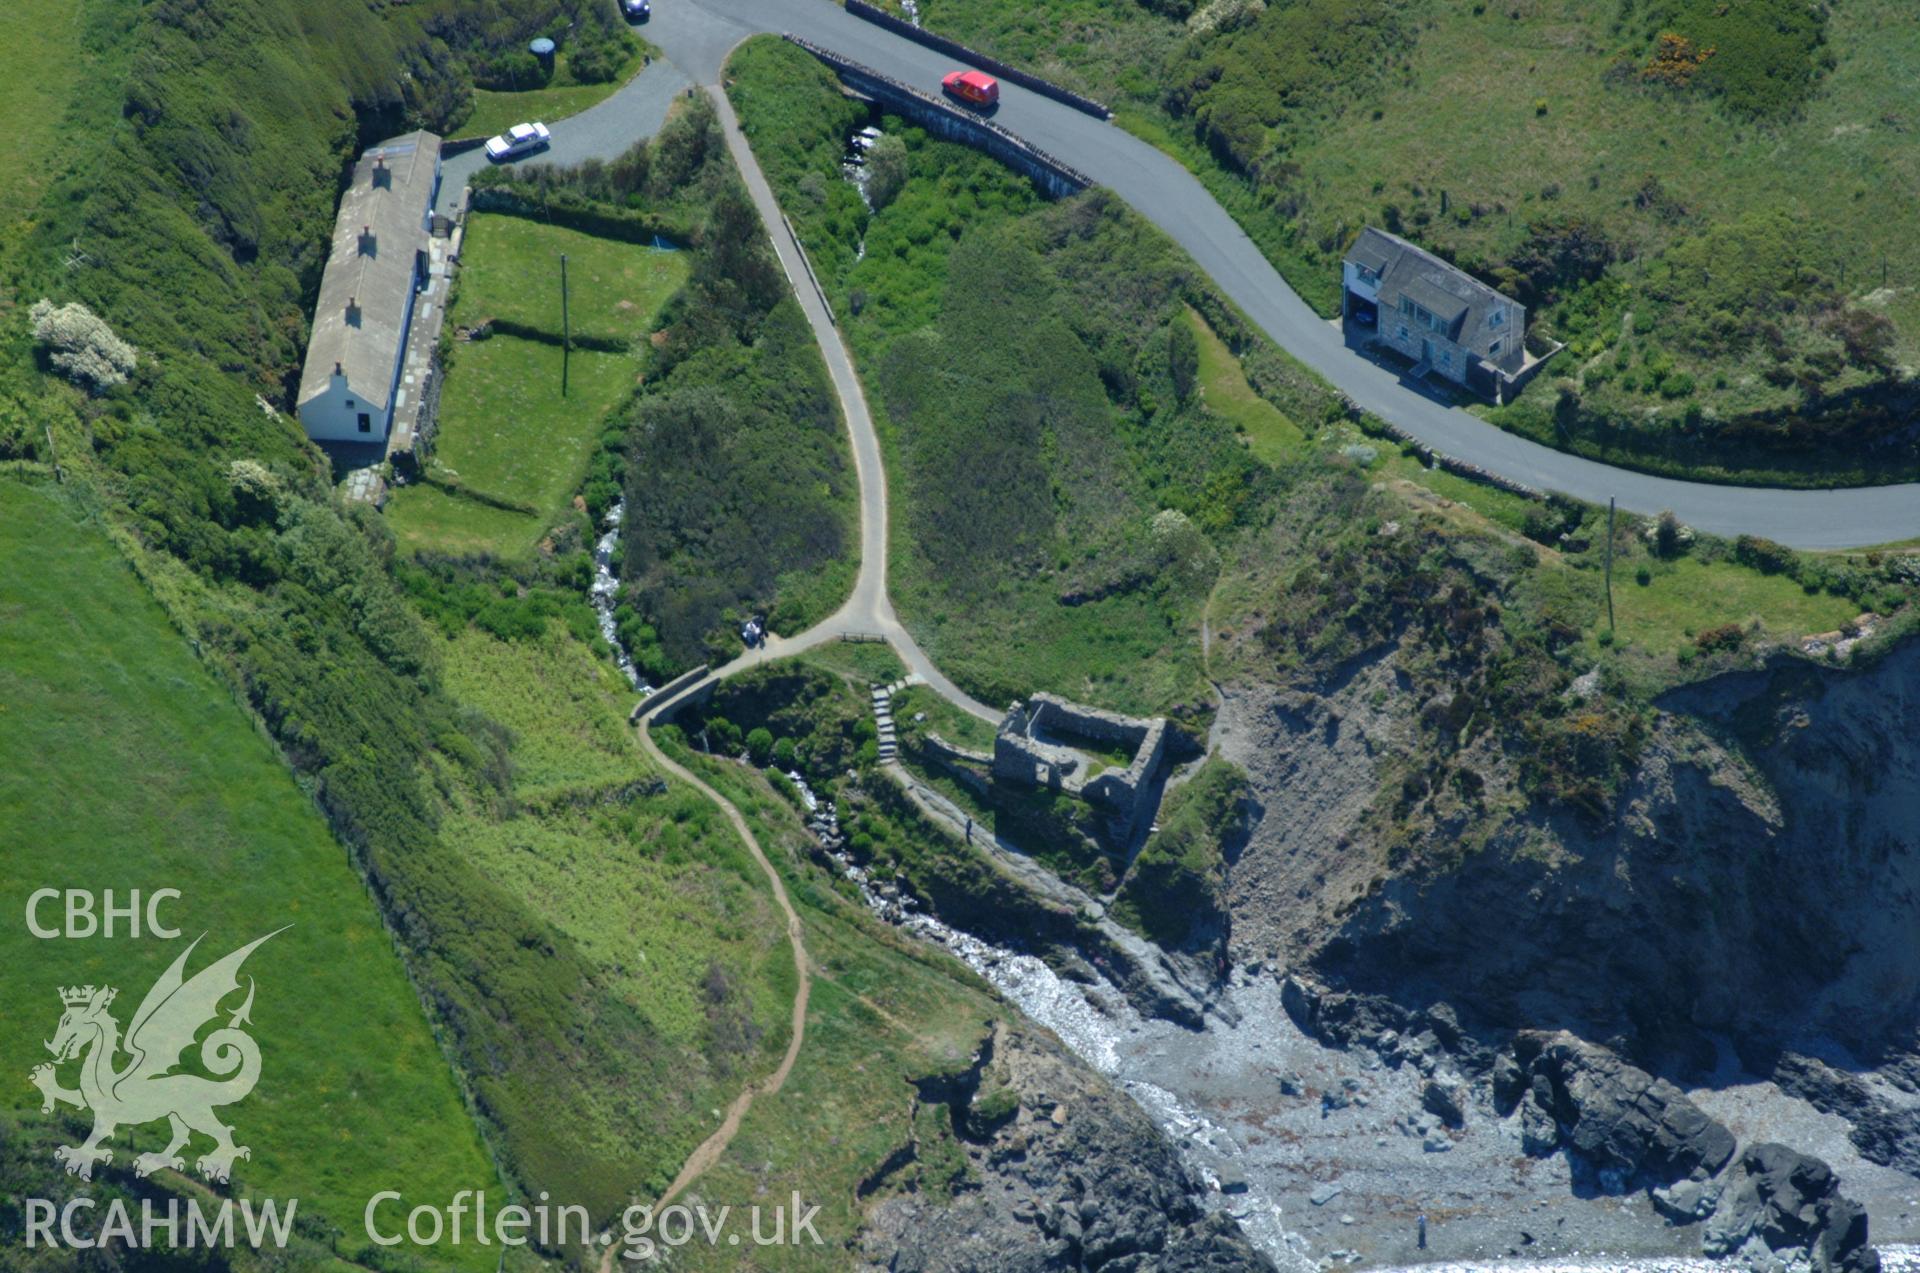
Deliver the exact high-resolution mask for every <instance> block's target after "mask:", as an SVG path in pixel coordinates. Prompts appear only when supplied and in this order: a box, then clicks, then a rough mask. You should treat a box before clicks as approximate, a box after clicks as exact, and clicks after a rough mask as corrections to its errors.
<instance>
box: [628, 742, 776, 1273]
mask: <svg viewBox="0 0 1920 1273" xmlns="http://www.w3.org/2000/svg"><path fill="white" fill-rule="evenodd" d="M637 732H638V733H639V735H640V745H641V747H643V748H644V749H645V750H646V753H647V755H648V756H649V757H650V758H651V759H652V760H653V762H654V763H655V764H657V765H659V766H660V767H661V768H662V769H664V770H666V772H668V773H670V774H672V775H673V776H674V777H675V778H678V779H679V780H680V781H682V782H684V783H686V784H687V785H688V786H690V787H692V788H693V789H694V790H696V791H698V792H699V793H700V794H701V795H703V796H705V797H706V798H707V799H709V800H711V801H713V803H714V804H716V805H718V806H720V811H721V812H722V813H725V814H726V815H727V821H729V822H731V823H732V824H733V829H734V830H735V831H738V832H739V833H740V838H741V839H742V840H745V841H746V843H747V851H748V852H749V853H751V854H752V855H753V860H754V861H755V862H756V863H758V864H759V866H760V869H761V871H762V872H764V873H765V874H766V877H767V884H768V886H769V887H771V888H772V889H773V900H774V901H775V902H776V903H777V904H778V905H779V907H780V911H781V913H782V914H784V915H785V916H786V917H787V943H788V944H789V945H790V946H792V947H793V966H794V971H795V974H796V978H797V982H798V984H797V988H796V989H795V990H794V994H793V1023H792V1032H791V1036H790V1037H789V1038H788V1040H787V1052H786V1055H785V1056H783V1057H781V1058H780V1064H779V1066H778V1067H777V1068H775V1070H774V1071H773V1073H771V1074H769V1075H767V1076H766V1077H765V1078H762V1079H758V1080H756V1081H754V1082H752V1083H749V1084H747V1086H746V1087H745V1088H744V1089H742V1090H741V1092H740V1095H738V1096H736V1097H734V1098H733V1104H731V1105H729V1106H728V1107H727V1113H726V1117H725V1118H723V1119H721V1120H720V1126H719V1127H717V1128H715V1129H714V1132H713V1134H712V1135H710V1136H708V1137H707V1138H706V1139H705V1140H703V1141H701V1142H700V1144H699V1146H698V1147H697V1148H696V1149H695V1150H694V1151H693V1153H691V1154H689V1155H688V1156H687V1161H686V1162H685V1163H683V1164H682V1165H681V1167H680V1171H679V1174H678V1175H676V1176H674V1178H673V1183H672V1184H670V1185H668V1186H667V1191H666V1192H665V1193H664V1194H662V1195H660V1203H659V1205H661V1206H665V1205H666V1204H667V1203H669V1202H671V1201H673V1199H674V1198H675V1197H676V1196H677V1195H678V1194H679V1193H680V1192H681V1191H682V1190H684V1189H685V1188H686V1187H687V1186H688V1185H689V1184H692V1183H693V1181H694V1179H695V1178H696V1177H698V1176H699V1175H700V1173H702V1172H704V1171H705V1170H706V1169H707V1168H709V1167H711V1166H713V1164H714V1163H716V1162H718V1161H719V1159H720V1155H721V1154H722V1153H724V1152H725V1151H726V1148H727V1146H728V1145H729V1144H731V1143H732V1141H733V1137H734V1134H735V1133H737V1132H738V1131H739V1130H740V1120H741V1119H743V1118H745V1117H746V1113H747V1110H749V1109H750V1108H752V1106H753V1101H754V1098H755V1097H756V1096H772V1095H773V1094H774V1093H775V1092H778V1091H779V1090H780V1089H781V1087H782V1086H784V1085H785V1083H786V1081H787V1075H789V1074H791V1073H793V1065H794V1062H795V1061H797V1060H799V1059H800V1048H801V1046H802V1045H803V1044H804V1043H805V1042H806V1037H807V998H808V995H809V993H810V992H811V990H812V981H813V974H812V970H811V968H810V967H809V966H808V963H807V946H806V942H805V940H804V938H803V936H802V932H801V928H800V914H799V912H797V911H795V910H794V909H793V903H792V902H791V901H789V900H788V899H787V886H786V885H785V884H784V883H782V882H781V880H780V873H779V872H778V871H776V870H774V868H773V863H772V862H770V861H768V860H767V855H766V854H765V853H764V852H763V851H762V850H761V848H760V841H759V840H758V839H756V838H755V837H754V834H753V831H752V829H751V828H749V827H748V826H747V820H746V818H744V817H743V816H741V813H740V810H739V809H737V808H735V807H734V804H733V802H732V801H731V800H728V799H727V798H726V797H725V796H723V795H721V794H720V793H719V792H717V791H715V790H714V789H713V788H712V787H710V786H708V785H707V784H706V783H705V782H702V781H701V780H700V779H699V778H696V777H695V776H694V775H693V774H692V773H690V772H688V770H687V769H685V768H684V767H682V766H681V765H679V764H677V763H676V762H674V761H673V760H670V759H669V758H668V757H667V754H666V753H665V752H663V751H661V750H660V747H659V745H658V744H657V743H655V742H654V741H653V735H652V734H650V733H648V732H647V728H646V725H645V723H644V720H643V722H642V724H641V727H640V729H639V730H638V731H637ZM607 1259H609V1260H611V1259H612V1252H611V1251H609V1252H608V1256H607ZM605 1267H606V1262H605V1261H603V1262H602V1268H605Z"/></svg>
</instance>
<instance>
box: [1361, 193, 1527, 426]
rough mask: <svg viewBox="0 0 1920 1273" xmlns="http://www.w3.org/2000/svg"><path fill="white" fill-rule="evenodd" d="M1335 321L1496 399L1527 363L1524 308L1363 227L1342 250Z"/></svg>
mask: <svg viewBox="0 0 1920 1273" xmlns="http://www.w3.org/2000/svg"><path fill="white" fill-rule="evenodd" d="M1343 278H1344V282H1345V294H1344V296H1343V299H1342V305H1341V316H1342V318H1343V320H1344V321H1345V323H1346V326H1347V329H1348V330H1349V331H1350V332H1355V331H1357V332H1359V333H1363V334H1366V335H1369V336H1373V337H1375V338H1376V339H1377V340H1378V341H1379V343H1380V344H1382V345H1385V346H1386V347H1387V348H1389V349H1392V350H1394V351H1395V352H1397V353H1400V354H1403V355H1405V356H1406V357H1407V358H1409V359H1411V360H1412V361H1413V363H1414V374H1415V377H1416V378H1418V377H1420V376H1424V375H1427V374H1428V373H1430V372H1438V373H1439V374H1440V375H1441V376H1443V377H1444V378H1446V379H1448V380H1451V381H1454V382H1455V383H1457V384H1461V385H1464V386H1466V387H1467V388H1469V389H1472V390H1474V391H1475V392H1477V393H1482V394H1485V395H1487V396H1488V397H1491V398H1495V399H1500V398H1503V397H1505V396H1506V395H1507V394H1508V393H1510V392H1512V390H1513V388H1514V386H1515V384H1516V382H1517V380H1518V379H1519V378H1520V375H1521V373H1522V371H1523V370H1524V369H1526V368H1527V367H1528V366H1529V364H1528V362H1527V355H1526V334H1527V307H1526V306H1524V305H1522V304H1521V303H1520V302H1519V301H1516V300H1514V299H1513V298H1512V297H1510V296H1505V295H1503V294H1501V293H1499V292H1496V291H1494V290H1493V289H1492V288H1491V287H1488V286H1487V285H1486V284H1485V283H1482V282H1480V281H1479V280H1478V279H1476V278H1474V277H1473V276H1472V275H1470V274H1468V273H1466V272H1465V271H1463V270H1459V269H1456V268H1455V267H1453V266H1451V265H1449V264H1447V263H1446V262H1445V261H1443V260H1441V259H1440V258H1439V257H1437V256H1435V255H1433V254H1432V253H1431V252H1427V251H1423V250H1422V249H1420V248H1417V247H1415V246H1414V245H1413V244H1411V243H1409V242H1407V241H1406V240H1405V239H1403V238H1401V237H1400V236H1399V235H1396V234H1388V233H1387V232H1386V231H1385V230H1376V229H1374V228H1372V227H1371V226H1369V227H1368V228H1367V229H1365V230H1362V231H1361V232H1360V237H1359V238H1358V239H1355V240H1354V243H1353V246H1352V247H1351V248H1349V249H1348V250H1347V256H1346V260H1345V262H1344V264H1343Z"/></svg>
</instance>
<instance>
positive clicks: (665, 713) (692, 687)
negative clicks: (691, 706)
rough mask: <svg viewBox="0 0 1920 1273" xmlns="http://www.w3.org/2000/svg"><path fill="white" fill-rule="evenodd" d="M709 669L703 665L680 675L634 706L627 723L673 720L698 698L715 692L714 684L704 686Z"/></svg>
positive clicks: (628, 714)
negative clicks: (674, 715)
mask: <svg viewBox="0 0 1920 1273" xmlns="http://www.w3.org/2000/svg"><path fill="white" fill-rule="evenodd" d="M707 671H708V667H707V665H706V664H705V663H702V664H701V665H700V666H699V667H694V668H688V669H687V670H686V671H684V672H682V673H680V675H678V676H676V677H674V678H673V679H672V680H671V681H668V682H667V683H666V684H665V685H662V686H661V687H660V688H659V689H657V690H655V691H654V692H653V693H651V694H649V695H647V696H646V697H645V698H643V699H641V700H640V701H639V702H638V703H635V704H634V705H633V710H632V711H631V712H628V713H627V723H628V724H630V725H633V724H638V723H639V721H640V718H641V717H642V716H646V717H649V718H651V719H653V720H671V719H672V718H673V714H674V713H675V712H677V711H679V710H680V709H681V708H682V707H685V706H686V705H687V704H688V703H689V702H691V701H693V700H694V699H696V698H704V697H706V696H707V695H708V694H711V693H712V692H713V684H714V683H713V682H708V683H707V684H705V685H702V684H701V682H702V681H703V680H705V679H706V675H707Z"/></svg>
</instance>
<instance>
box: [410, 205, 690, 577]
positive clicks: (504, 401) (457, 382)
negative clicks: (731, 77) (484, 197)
mask: <svg viewBox="0 0 1920 1273" xmlns="http://www.w3.org/2000/svg"><path fill="white" fill-rule="evenodd" d="M562 252H565V253H566V254H567V286H568V291H569V309H570V311H571V314H572V318H573V325H574V331H575V333H576V334H579V335H588V336H599V337H602V338H606V339H613V340H624V341H629V342H631V343H632V344H633V346H634V348H635V350H636V352H633V353H606V352H601V351H598V350H586V349H580V348H578V347H576V348H575V349H574V351H573V353H572V356H571V359H570V360H569V359H567V358H566V357H565V354H564V351H563V350H562V349H561V347H560V346H559V345H557V344H547V343H544V342H542V341H538V340H529V339H522V338H519V337H515V336H508V335H503V334H495V335H493V336H491V337H489V338H488V339H486V340H474V341H467V342H465V343H462V344H457V345H455V346H454V353H453V357H452V359H451V363H450V366H449V368H448V371H447V378H446V383H445V386H444V387H443V389H442V392H441V402H440V433H439V437H438V439H437V441H436V443H435V446H434V452H433V473H432V478H433V484H431V485H415V486H411V487H405V488H402V489H401V490H399V491H398V492H396V493H395V496H394V498H393V500H392V501H391V502H390V503H389V504H388V506H387V517H388V519H389V521H390V522H391V523H392V525H393V528H394V531H395V533H396V534H398V536H399V537H400V542H401V544H402V546H403V547H405V548H408V549H413V550H418V549H432V550H437V551H442V552H458V553H476V552H490V553H494V554H497V555H500V556H506V557H514V556H519V555H522V554H524V553H526V552H527V551H528V550H529V549H530V548H532V546H533V545H534V544H535V543H536V542H537V541H538V540H539V539H540V537H541V536H542V535H543V534H545V533H546V532H547V531H548V530H549V529H550V528H551V527H552V526H553V524H554V523H555V521H556V520H557V519H559V518H561V517H563V516H564V515H565V512H566V508H567V504H568V502H569V501H570V500H572V498H573V496H574V494H575V492H577V491H578V490H579V489H580V484H581V482H582V481H583V480H584V478H585V476H586V470H587V464H588V462H589V460H590V459H591V457H592V454H593V450H594V447H595V445H596V444H597V442H598V441H599V438H600V434H601V430H602V428H603V427H604V425H605V423H606V420H607V418H608V416H609V414H610V413H611V412H612V411H613V409H614V408H615V407H617V406H619V405H620V404H621V402H623V401H624V400H625V399H626V397H627V395H628V394H629V393H630V392H631V391H632V390H633V388H634V386H635V385H636V384H637V383H638V380H639V377H640V375H641V371H642V368H643V367H644V366H645V356H646V352H645V351H646V349H647V345H646V337H647V335H648V334H649V333H650V332H652V331H653V328H654V324H655V322H656V320H657V319H658V318H659V315H660V311H661V309H662V308H663V307H664V306H665V305H666V303H667V301H668V300H669V299H671V298H672V296H673V294H674V293H675V292H677V291H679V289H680V286H681V285H682V284H683V283H684V282H685V281H686V277H687V271H688V269H689V268H690V266H689V263H688V258H687V254H686V253H684V252H675V251H667V250H663V249H656V248H648V247H642V246H639V245H637V244H632V243H622V242H619V241H617V240H613V239H602V238H597V237H595V236H593V235H589V234H582V233H580V232H579V231H576V230H569V229H566V228H564V227H561V226H554V225H546V224H543V223H541V222H537V221H529V220H526V219H525V218H521V217H510V216H488V215H485V214H475V215H474V216H473V217H471V218H470V219H469V221H468V223H467V235H466V239H465V241H464V243H463V245H462V248H461V261H460V273H459V275H458V282H457V286H458V290H457V294H456V295H455V297H454V302H453V310H452V313H451V314H450V315H449V321H450V324H451V325H452V326H453V327H454V328H456V329H457V328H460V327H465V326H476V325H478V324H479V323H481V322H482V321H484V320H486V319H489V318H503V319H512V320H514V321H516V322H519V323H522V324H525V325H526V326H528V327H531V328H533V329H535V330H537V331H542V332H546V333H549V334H550V335H552V336H553V337H554V339H555V340H558V338H559V337H560V335H561V321H560V319H561V315H560V254H561V253H562ZM563 363H564V364H565V372H566V393H565V394H564V395H563V394H562V393H561V378H562V367H563ZM440 487H447V488H450V489H439V488H440ZM465 492H476V493H479V494H482V495H484V496H487V497H488V499H487V500H474V499H469V498H464V497H463V493H465Z"/></svg>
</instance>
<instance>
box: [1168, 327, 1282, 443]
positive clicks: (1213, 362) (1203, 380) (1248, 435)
mask: <svg viewBox="0 0 1920 1273" xmlns="http://www.w3.org/2000/svg"><path fill="white" fill-rule="evenodd" d="M1187 321H1188V322H1189V323H1190V324H1191V325H1192V327H1193V334H1194V337H1195V339H1196V340H1197V342H1198V344H1199V348H1200V396H1201V400H1202V401H1204V402H1205V403H1206V404H1207V409H1208V410H1210V411H1212V412H1213V413H1214V414H1215V415H1217V416H1219V417H1220V418H1221V419H1223V420H1225V421H1226V422H1227V423H1228V424H1231V425H1232V426H1233V428H1234V431H1235V432H1236V433H1238V434H1239V435H1240V436H1241V438H1242V439H1243V440H1244V441H1245V442H1246V444H1247V449H1248V450H1250V451H1252V452H1253V453H1254V455H1256V456H1257V457H1259V458H1260V459H1261V460H1263V461H1264V462H1266V463H1268V464H1282V463H1285V462H1286V461H1288V460H1290V459H1293V458H1295V457H1296V456H1298V455H1299V454H1300V451H1301V448H1302V447H1303V446H1304V445H1305V443H1306V435H1305V434H1304V433H1303V432H1301V429H1300V426H1299V425H1297V424H1295V423H1294V422H1293V421H1291V420H1289V419H1288V418H1287V415H1286V413H1285V412H1284V411H1282V410H1280V408H1278V407H1276V406H1274V405H1273V404H1272V403H1271V402H1268V401H1267V400H1266V399H1265V398H1263V397H1261V396H1260V394H1259V393H1258V392H1257V391H1256V390H1255V389H1254V387H1253V386H1252V385H1250V384H1248V383H1247V376H1246V372H1245V371H1243V370H1242V369H1241V367H1240V360H1239V359H1238V358H1235V357H1234V356H1233V351H1232V350H1231V349H1229V348H1227V345H1226V342H1225V341H1223V340H1221V339H1220V337H1219V335H1218V334H1216V333H1215V332H1214V330H1213V328H1211V327H1209V326H1207V320H1206V319H1204V318H1202V317H1201V316H1200V315H1199V314H1198V313H1196V312H1195V311H1194V310H1192V309H1188V311H1187Z"/></svg>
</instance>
